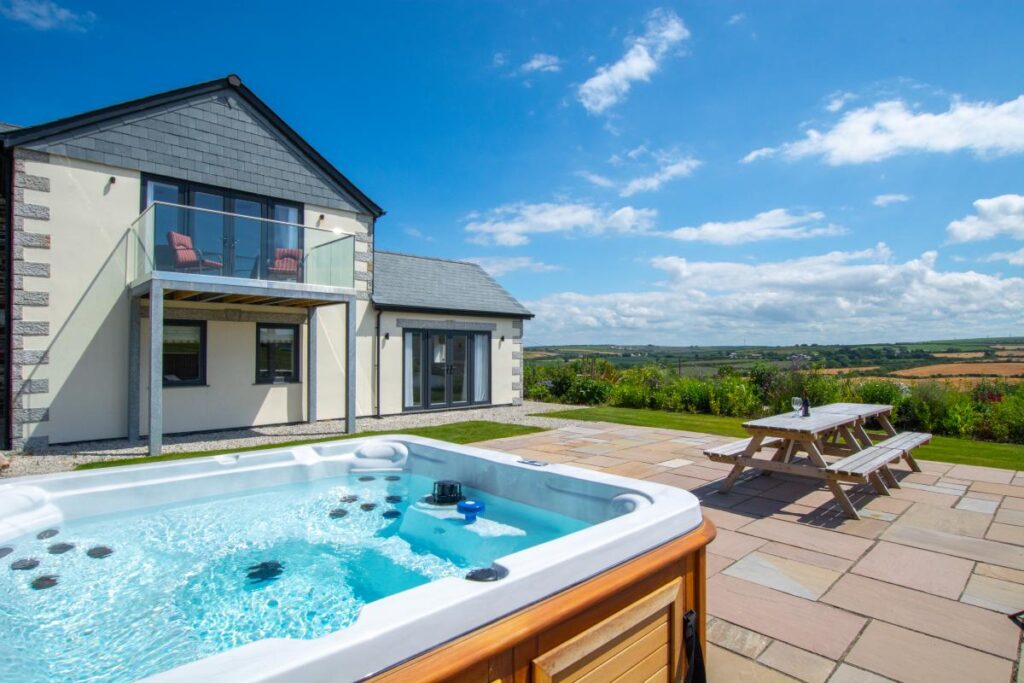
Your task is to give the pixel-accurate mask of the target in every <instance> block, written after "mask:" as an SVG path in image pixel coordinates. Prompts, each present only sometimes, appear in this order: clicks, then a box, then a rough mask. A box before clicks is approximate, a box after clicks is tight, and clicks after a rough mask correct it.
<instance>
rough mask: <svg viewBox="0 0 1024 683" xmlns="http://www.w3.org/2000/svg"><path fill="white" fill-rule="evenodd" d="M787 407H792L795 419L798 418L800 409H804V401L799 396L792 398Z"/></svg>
mask: <svg viewBox="0 0 1024 683" xmlns="http://www.w3.org/2000/svg"><path fill="white" fill-rule="evenodd" d="M789 405H791V406H793V410H794V411H796V414H795V417H800V409H801V408H803V407H804V400H803V399H802V398H800V397H799V396H794V397H793V398H791V399H789Z"/></svg>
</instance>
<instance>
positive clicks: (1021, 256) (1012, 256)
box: [984, 249, 1024, 266]
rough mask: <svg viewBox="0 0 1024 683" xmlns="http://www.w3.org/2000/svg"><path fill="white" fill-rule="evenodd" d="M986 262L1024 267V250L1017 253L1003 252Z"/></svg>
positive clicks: (987, 258) (989, 257)
mask: <svg viewBox="0 0 1024 683" xmlns="http://www.w3.org/2000/svg"><path fill="white" fill-rule="evenodd" d="M984 260H985V261H1006V262H1007V263H1009V264H1010V265H1011V266H1024V249H1018V250H1017V251H1002V252H997V253H995V254H992V255H991V256H988V257H986V258H985V259H984Z"/></svg>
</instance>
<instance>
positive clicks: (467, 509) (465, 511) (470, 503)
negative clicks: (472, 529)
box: [455, 500, 484, 523]
mask: <svg viewBox="0 0 1024 683" xmlns="http://www.w3.org/2000/svg"><path fill="white" fill-rule="evenodd" d="M455 509H456V510H458V511H459V514H460V515H465V516H466V522H468V523H473V522H475V521H476V516H477V515H478V514H480V513H481V512H483V511H484V504H483V503H481V502H480V501H478V500H460V501H459V502H458V504H457V505H456V506H455Z"/></svg>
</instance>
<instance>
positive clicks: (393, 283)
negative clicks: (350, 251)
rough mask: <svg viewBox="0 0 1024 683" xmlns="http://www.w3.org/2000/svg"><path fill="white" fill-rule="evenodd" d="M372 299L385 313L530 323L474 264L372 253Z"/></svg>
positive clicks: (523, 311)
mask: <svg viewBox="0 0 1024 683" xmlns="http://www.w3.org/2000/svg"><path fill="white" fill-rule="evenodd" d="M372 299H373V303H374V305H375V306H376V307H377V308H381V309H385V310H387V309H393V310H401V309H407V310H420V311H433V312H438V313H445V312H458V313H477V314H481V315H496V316H501V317H508V318H532V317H533V314H532V313H530V311H528V310H527V309H526V308H525V307H524V306H523V305H522V304H521V303H519V302H518V301H516V299H515V298H514V297H513V296H512V295H511V294H509V293H508V292H507V291H506V290H505V288H504V287H502V286H501V285H499V284H498V283H497V282H495V280H494V278H492V277H491V276H490V275H488V274H487V272H486V271H485V270H484V269H483V268H481V267H480V266H478V265H477V264H475V263H469V262H466V261H449V260H447V259H440V258H431V257H427V256H414V255H412V254H400V253H397V252H393V251H377V252H375V253H374V257H373V297H372Z"/></svg>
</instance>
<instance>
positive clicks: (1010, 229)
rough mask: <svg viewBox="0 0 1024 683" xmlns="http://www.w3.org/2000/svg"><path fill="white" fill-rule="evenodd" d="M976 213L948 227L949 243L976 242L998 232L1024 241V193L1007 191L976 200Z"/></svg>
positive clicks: (996, 234) (989, 237)
mask: <svg viewBox="0 0 1024 683" xmlns="http://www.w3.org/2000/svg"><path fill="white" fill-rule="evenodd" d="M974 211H975V213H974V215H972V216H965V217H963V218H961V219H960V220H958V221H953V222H952V223H950V224H949V225H948V226H947V227H946V234H947V235H948V236H949V241H950V242H975V241H977V240H987V239H991V238H993V237H996V236H998V235H1009V236H1010V237H1012V238H1014V239H1018V240H1024V195H1019V194H1004V195H1000V196H998V197H991V198H989V199H979V200H977V201H976V202H974Z"/></svg>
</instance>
